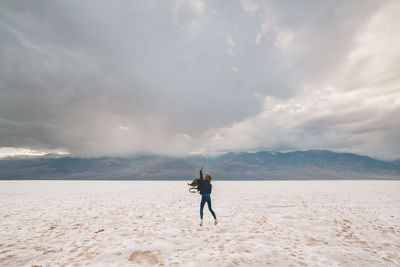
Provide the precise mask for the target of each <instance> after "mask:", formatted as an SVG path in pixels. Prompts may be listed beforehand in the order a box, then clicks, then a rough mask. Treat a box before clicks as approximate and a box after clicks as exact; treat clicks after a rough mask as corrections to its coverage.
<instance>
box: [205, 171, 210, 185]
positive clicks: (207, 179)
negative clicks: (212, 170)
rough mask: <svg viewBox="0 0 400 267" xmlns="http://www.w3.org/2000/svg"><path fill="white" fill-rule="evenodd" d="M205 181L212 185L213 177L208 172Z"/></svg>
mask: <svg viewBox="0 0 400 267" xmlns="http://www.w3.org/2000/svg"><path fill="white" fill-rule="evenodd" d="M204 180H206V181H207V183H211V180H212V177H211V174H209V173H208V172H207V173H206V174H205V175H204Z"/></svg>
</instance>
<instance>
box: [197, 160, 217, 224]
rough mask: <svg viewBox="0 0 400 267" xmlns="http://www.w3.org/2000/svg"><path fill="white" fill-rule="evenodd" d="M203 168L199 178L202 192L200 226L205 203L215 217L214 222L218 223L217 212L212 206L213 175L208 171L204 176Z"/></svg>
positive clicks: (199, 187)
mask: <svg viewBox="0 0 400 267" xmlns="http://www.w3.org/2000/svg"><path fill="white" fill-rule="evenodd" d="M203 169H204V166H202V167H201V168H200V178H199V186H198V189H199V191H200V194H201V202H200V226H202V225H203V209H204V205H205V204H206V203H207V205H208V209H209V210H210V212H211V214H212V216H213V217H214V224H215V225H216V224H217V223H218V220H217V216H216V215H215V212H214V211H213V209H212V208H211V189H212V185H211V180H212V177H211V175H210V174H209V173H206V174H205V175H204V176H205V177H203Z"/></svg>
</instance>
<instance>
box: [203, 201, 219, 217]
mask: <svg viewBox="0 0 400 267" xmlns="http://www.w3.org/2000/svg"><path fill="white" fill-rule="evenodd" d="M206 202H207V205H208V209H209V210H210V212H211V214H212V216H213V217H214V219H215V220H216V219H217V217H216V216H215V212H214V211H213V210H212V208H211V197H209V198H208V197H205V196H202V197H201V202H200V219H202V220H203V209H204V205H205V204H206Z"/></svg>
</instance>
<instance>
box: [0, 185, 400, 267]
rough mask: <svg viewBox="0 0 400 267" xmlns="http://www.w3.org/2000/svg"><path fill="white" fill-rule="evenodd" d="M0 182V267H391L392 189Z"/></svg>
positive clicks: (397, 194) (394, 252)
mask: <svg viewBox="0 0 400 267" xmlns="http://www.w3.org/2000/svg"><path fill="white" fill-rule="evenodd" d="M212 201H213V208H214V210H215V212H216V214H217V217H218V219H219V222H220V223H219V224H218V225H217V226H215V225H214V224H213V219H212V217H211V214H210V213H209V211H208V210H207V208H205V218H204V222H205V223H204V225H203V227H200V226H199V203H200V196H199V195H198V194H190V193H189V192H188V191H187V186H186V184H185V183H184V182H183V181H173V182H170V181H168V182H138V181H128V182H125V181H124V182H122V181H114V182H110V181H1V182H0V203H1V206H0V266H34V265H37V266H82V265H89V266H150V265H156V266H265V265H271V266H291V265H293V266H399V265H400V223H399V222H400V182H399V181H260V182H252V181H248V182H244V181H243V182H229V181H215V182H214V183H213V194H212Z"/></svg>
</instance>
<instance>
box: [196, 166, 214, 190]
mask: <svg viewBox="0 0 400 267" xmlns="http://www.w3.org/2000/svg"><path fill="white" fill-rule="evenodd" d="M198 188H199V191H200V194H201V195H208V196H209V195H210V194H211V189H212V185H211V184H209V183H208V182H207V181H206V180H204V177H203V171H202V170H200V179H199V186H198Z"/></svg>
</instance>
